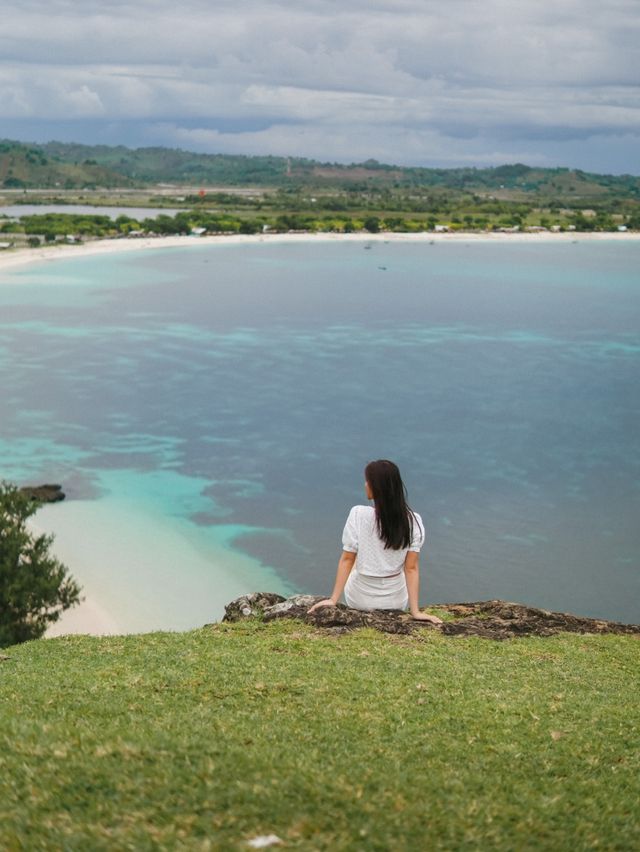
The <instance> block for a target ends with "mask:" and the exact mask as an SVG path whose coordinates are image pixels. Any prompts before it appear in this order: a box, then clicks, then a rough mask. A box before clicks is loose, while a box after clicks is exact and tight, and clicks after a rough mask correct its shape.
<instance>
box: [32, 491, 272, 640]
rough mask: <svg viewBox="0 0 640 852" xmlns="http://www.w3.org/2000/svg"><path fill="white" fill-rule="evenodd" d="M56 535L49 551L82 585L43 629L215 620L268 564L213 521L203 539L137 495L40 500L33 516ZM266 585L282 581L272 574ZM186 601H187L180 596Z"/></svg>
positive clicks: (139, 629) (186, 625) (96, 629)
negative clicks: (236, 545) (241, 549)
mask: <svg viewBox="0 0 640 852" xmlns="http://www.w3.org/2000/svg"><path fill="white" fill-rule="evenodd" d="M31 528H32V529H33V530H34V531H35V532H36V533H38V534H41V533H47V534H53V535H54V536H55V541H54V544H53V547H52V552H53V553H54V554H55V556H56V557H57V558H58V559H60V561H61V562H63V563H64V564H65V565H66V566H67V567H68V568H69V572H70V574H71V575H72V576H73V577H75V579H76V580H77V581H78V582H79V583H80V585H81V586H82V596H83V598H84V600H83V602H82V603H81V604H80V605H79V606H76V607H74V608H73V609H70V610H68V611H67V612H65V613H63V615H62V617H61V618H60V620H59V621H58V622H57V623H56V624H54V625H52V626H51V627H50V628H49V630H48V631H47V634H46V635H47V636H61V635H66V634H71V633H89V634H93V635H104V634H120V633H143V632H148V631H155V630H189V629H192V628H196V627H201V626H202V625H204V624H206V623H210V622H213V621H218V620H220V619H221V618H222V616H223V614H224V609H223V605H224V603H228V602H229V601H231V600H233V599H234V598H237V597H239V596H240V595H242V594H246V593H247V592H249V591H253V590H254V586H255V585H256V583H257V584H258V585H260V582H261V581H262V582H263V581H264V574H265V572H269V569H264V570H262V569H258V571H257V573H258V574H259V575H260V577H261V579H258V577H257V576H256V566H255V562H254V560H252V559H251V558H250V557H248V556H243V555H242V554H240V553H237V552H236V551H234V550H233V549H232V545H231V538H232V534H231V533H230V532H229V530H228V529H226V528H225V527H218V528H217V533H216V535H215V536H212V535H209V536H208V537H207V538H206V540H203V539H202V537H201V536H199V534H198V533H199V531H198V529H197V528H194V530H193V531H192V532H191V531H189V530H188V529H186V528H185V527H184V526H182V527H181V526H180V525H179V524H172V523H171V521H170V519H169V520H168V519H167V518H166V517H165V516H161V515H157V514H154V513H152V512H149V511H148V510H147V511H145V510H141V509H140V507H139V506H138V505H136V502H135V500H133V499H132V500H130V501H128V500H127V499H122V498H114V497H110V496H106V497H103V498H102V499H100V500H69V501H65V502H63V503H55V504H51V505H47V506H44V507H42V508H41V509H40V510H39V511H38V513H37V515H36V516H35V518H34V519H33V520H32V521H31ZM267 583H268V585H269V588H271V589H274V590H276V591H277V590H278V588H279V587H281V583H279V581H278V578H277V577H276V576H275V574H274V576H273V577H270V578H269V579H268V580H267ZM186 602H188V605H187V606H185V603H186Z"/></svg>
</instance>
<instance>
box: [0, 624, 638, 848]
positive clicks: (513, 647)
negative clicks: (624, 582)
mask: <svg viewBox="0 0 640 852" xmlns="http://www.w3.org/2000/svg"><path fill="white" fill-rule="evenodd" d="M639 649H640V646H639V645H638V638H637V637H634V636H613V635H608V636H588V635H576V634H571V635H570V634H562V635H559V636H554V637H550V638H544V639H542V638H529V639H519V640H511V641H505V642H492V641H487V640H482V639H452V638H447V637H443V636H441V635H438V634H436V633H434V632H431V631H424V632H422V631H421V632H420V633H418V634H415V635H413V636H390V635H384V634H379V633H374V632H373V631H370V630H361V631H356V632H354V633H352V634H349V635H346V636H339V637H335V636H330V635H327V634H322V633H321V632H319V631H318V630H316V629H314V628H313V627H310V626H306V625H304V624H302V623H299V622H295V621H286V622H285V621H279V622H274V623H270V624H262V623H260V622H255V621H254V622H241V623H237V624H218V625H214V626H211V627H207V628H203V629H202V630H196V631H193V632H190V633H184V634H171V633H156V634H147V635H143V636H124V637H111V638H93V637H65V638H60V639H51V640H40V641H36V642H30V643H27V644H24V645H20V646H15V647H13V648H9V649H5V653H6V656H7V657H8V659H5V660H2V656H1V655H0V697H1V701H0V730H1V731H2V734H1V736H2V747H1V748H0V848H2V849H3V850H18V849H20V850H22V849H66V850H89V849H90V850H114V849H135V850H146V849H149V850H151V849H203V850H204V849H215V850H218V849H220V850H230V849H247V848H250V847H248V846H247V841H248V840H249V839H251V838H253V837H256V836H260V835H268V834H272V833H273V834H276V835H277V836H278V837H279V838H280V839H281V841H282V843H281V845H280V846H279V847H278V846H276V847H274V848H285V849H304V850H369V849H371V850H391V849H393V850H419V849H443V850H452V849H498V850H516V849H517V850H530V849H531V850H533V849H549V850H565V849H575V850H582V849H592V848H593V849H595V848H597V849H611V850H614V849H615V850H631V849H637V848H639V847H640V813H639V812H638V807H637V804H638V801H639V800H640V747H639V743H640V709H639V707H638V701H637V696H638V694H640V690H639V687H640V684H639V679H640V676H639V671H640V668H639V666H638V662H639Z"/></svg>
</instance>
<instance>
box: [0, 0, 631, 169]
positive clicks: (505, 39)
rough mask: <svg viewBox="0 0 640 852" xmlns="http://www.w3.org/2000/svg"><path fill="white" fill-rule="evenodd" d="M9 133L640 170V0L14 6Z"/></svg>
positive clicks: (5, 63)
mask: <svg viewBox="0 0 640 852" xmlns="http://www.w3.org/2000/svg"><path fill="white" fill-rule="evenodd" d="M0 138H9V139H20V140H23V141H34V142H46V141H48V140H52V139H55V140H60V141H75V142H84V143H87V144H96V143H104V144H109V145H117V144H123V145H128V146H131V147H140V146H147V145H163V146H167V147H179V148H183V149H186V150H192V151H201V152H206V153H234V154H275V155H282V156H302V157H310V158H314V159H319V160H321V161H330V162H344V163H350V162H362V161H363V160H367V159H370V158H373V159H377V160H379V161H381V162H386V163H395V164H401V165H420V166H432V167H445V168H446V167H454V166H478V167H482V166H493V165H501V164H503V163H515V162H521V163H526V164H528V165H531V166H537V165H539V166H550V167H554V166H568V167H572V168H581V169H584V170H586V171H594V172H604V173H612V174H621V173H631V174H635V175H638V174H640V0H554V2H547V3H544V2H541V0H439V2H433V1H432V0H290V1H289V0H287V1H286V2H285V0H282V2H276V1H275V0H236V2H217V0H210V2H202V0H190V2H189V3H185V4H178V3H176V2H175V0H172V2H169V1H168V0H136V2H120V1H119V0H110V2H106V0H105V1H104V2H98V0H82V2H80V1H79V0H46V2H45V0H20V2H19V3H18V2H15V0H5V2H4V3H3V4H2V15H1V16H0Z"/></svg>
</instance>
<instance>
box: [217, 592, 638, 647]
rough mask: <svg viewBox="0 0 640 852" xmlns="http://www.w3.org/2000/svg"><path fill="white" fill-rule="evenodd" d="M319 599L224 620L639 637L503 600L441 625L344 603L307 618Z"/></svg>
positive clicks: (247, 601)
mask: <svg viewBox="0 0 640 852" xmlns="http://www.w3.org/2000/svg"><path fill="white" fill-rule="evenodd" d="M319 600H322V598H321V597H318V596H314V595H294V596H293V597H290V598H283V597H282V596H281V595H276V594H273V593H271V592H254V593H252V594H249V595H243V596H242V597H240V598H237V599H236V600H234V601H232V602H231V603H230V604H228V605H227V606H226V607H225V615H224V618H223V621H241V620H243V619H246V618H260V619H262V620H263V621H274V620H276V619H278V618H298V619H300V620H301V621H304V622H305V623H306V624H312V625H313V626H314V627H318V628H321V629H323V630H327V631H329V632H331V633H346V632H347V631H350V630H354V629H355V628H357V627H373V628H375V629H376V630H380V631H382V632H383V633H402V634H409V633H414V632H416V631H419V630H435V631H437V632H439V633H442V634H443V635H445V636H479V637H482V638H484V639H512V638H516V637H519V636H552V635H554V634H555V633H561V632H569V633H619V634H623V633H625V634H636V635H640V625H638V624H620V623H618V622H616V621H603V620H601V619H597V618H583V617H581V616H577V615H571V614H569V613H566V612H550V611H549V610H545V609H537V608H535V607H531V606H524V605H523V604H518V603H508V602H506V601H500V600H493V601H477V602H474V603H453V604H438V605H437V609H438V611H439V612H442V613H446V614H447V615H448V616H450V617H451V618H450V619H447V620H445V621H444V622H443V623H442V624H432V623H430V622H428V621H416V620H414V619H413V618H411V616H410V615H409V614H408V613H406V612H402V611H401V610H358V609H351V608H350V607H347V606H345V605H344V604H338V605H337V606H327V607H321V608H320V609H317V610H316V611H315V612H312V613H309V612H308V609H309V607H310V606H312V605H313V604H314V603H316V601H319Z"/></svg>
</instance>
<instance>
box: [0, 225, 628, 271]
mask: <svg viewBox="0 0 640 852" xmlns="http://www.w3.org/2000/svg"><path fill="white" fill-rule="evenodd" d="M638 240H640V231H631V232H629V231H626V232H624V233H620V232H617V231H611V232H610V231H578V232H576V231H564V232H560V233H553V232H551V231H546V232H543V233H525V232H522V233H520V232H518V233H513V234H506V233H500V232H497V233H494V232H479V231H468V232H467V231H453V232H447V233H432V232H427V231H421V232H419V233H397V232H395V231H389V232H387V231H380V232H379V233H377V234H368V233H363V232H361V231H359V232H358V233H352V234H338V233H311V232H305V233H287V234H222V235H215V236H214V235H210V236H203V237H195V236H167V237H135V238H132V237H129V238H120V239H105V240H91V241H89V242H86V243H81V244H80V245H67V244H64V245H52V246H43V247H42V248H35V249H33V248H19V249H5V250H3V252H2V253H1V254H0V271H2V270H5V269H15V268H18V267H21V266H26V265H28V264H32V263H45V262H49V261H52V260H59V259H64V260H68V259H70V258H72V257H93V256H95V255H100V254H112V253H118V252H129V251H142V250H145V249H146V250H148V249H165V248H185V247H187V246H213V245H250V244H255V243H272V242H284V243H304V242H345V243H349V242H353V243H358V242H367V243H373V242H385V243H389V242H393V243H425V242H426V243H447V242H451V243H465V242H473V243H476V242H491V243H514V242H516V243H550V242H563V243H567V242H569V243H579V242H603V241H616V242H627V241H638Z"/></svg>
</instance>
